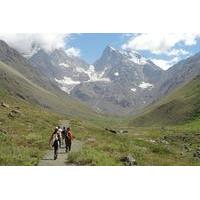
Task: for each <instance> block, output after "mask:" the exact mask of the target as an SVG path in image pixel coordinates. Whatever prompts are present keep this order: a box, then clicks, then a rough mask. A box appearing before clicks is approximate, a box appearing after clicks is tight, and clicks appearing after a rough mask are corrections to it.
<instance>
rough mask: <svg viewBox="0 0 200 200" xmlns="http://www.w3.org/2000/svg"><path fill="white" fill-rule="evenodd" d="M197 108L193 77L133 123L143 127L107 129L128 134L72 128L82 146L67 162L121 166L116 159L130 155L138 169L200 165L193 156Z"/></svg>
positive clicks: (198, 89) (199, 85)
mask: <svg viewBox="0 0 200 200" xmlns="http://www.w3.org/2000/svg"><path fill="white" fill-rule="evenodd" d="M199 108H200V77H197V78H195V79H194V80H193V81H191V82H190V83H189V84H187V85H186V86H185V87H183V88H182V89H180V90H178V91H175V92H174V93H173V94H171V95H170V96H168V97H166V98H165V99H163V100H162V101H161V102H159V104H156V105H155V106H154V107H153V108H151V110H149V111H148V112H146V113H145V115H144V116H142V117H140V118H138V119H136V120H135V121H134V124H137V125H139V126H144V125H146V127H134V126H133V122H132V123H131V124H130V125H129V126H127V125H126V120H127V119H125V120H121V121H120V123H119V122H118V123H117V121H116V123H117V124H115V125H114V124H111V127H115V129H116V130H118V129H120V127H121V126H124V127H121V128H122V129H124V130H128V133H127V134H117V135H115V134H112V133H109V132H106V131H105V130H104V129H103V128H102V127H96V126H94V125H93V124H88V125H87V127H86V126H85V124H79V125H77V124H75V125H74V130H75V132H76V133H77V134H78V137H79V138H80V139H81V140H83V141H84V142H85V145H84V148H83V151H82V152H81V153H72V154H71V155H70V156H69V158H70V161H71V162H75V163H77V164H80V165H122V164H123V163H121V162H120V158H121V157H122V156H126V155H128V154H130V155H132V156H133V157H134V158H135V159H136V161H137V162H138V165H181V166H182V165H200V159H199V158H197V157H194V156H193V155H194V153H195V152H196V150H197V148H198V147H199V143H200V134H199V132H200V115H199V111H200V109H199ZM179 123H180V124H179ZM178 124H179V125H178ZM148 125H155V127H152V126H149V127H147V126H148ZM163 125H165V126H163ZM88 127H89V128H88ZM80 132H81V134H79V133H80Z"/></svg>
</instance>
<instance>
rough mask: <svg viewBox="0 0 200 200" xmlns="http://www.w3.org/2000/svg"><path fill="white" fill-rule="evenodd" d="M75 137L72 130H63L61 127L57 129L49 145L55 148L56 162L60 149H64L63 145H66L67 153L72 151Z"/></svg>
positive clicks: (64, 128)
mask: <svg viewBox="0 0 200 200" xmlns="http://www.w3.org/2000/svg"><path fill="white" fill-rule="evenodd" d="M73 139H74V136H73V135H72V132H71V128H70V127H68V128H67V129H66V127H63V128H61V127H60V126H58V127H56V128H55V130H54V132H53V133H52V135H51V137H50V140H49V144H50V145H51V146H52V147H53V148H54V160H56V159H57V157H58V149H59V148H62V145H65V151H66V152H68V151H71V145H72V140H73Z"/></svg>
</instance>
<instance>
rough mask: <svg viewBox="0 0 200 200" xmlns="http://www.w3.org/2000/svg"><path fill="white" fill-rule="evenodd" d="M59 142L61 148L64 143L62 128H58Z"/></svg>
mask: <svg viewBox="0 0 200 200" xmlns="http://www.w3.org/2000/svg"><path fill="white" fill-rule="evenodd" d="M58 141H59V147H60V148H61V142H62V128H61V127H60V126H58Z"/></svg>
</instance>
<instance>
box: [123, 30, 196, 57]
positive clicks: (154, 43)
mask: <svg viewBox="0 0 200 200" xmlns="http://www.w3.org/2000/svg"><path fill="white" fill-rule="evenodd" d="M198 37H200V34H199V33H165V34H161V33H142V34H139V35H136V36H133V37H132V38H131V39H130V40H129V41H128V42H127V43H126V44H124V45H122V48H123V49H134V50H149V51H151V52H152V53H154V54H162V53H167V52H168V51H169V50H171V49H172V48H173V47H174V46H175V45H176V44H177V43H179V42H183V43H184V44H185V45H194V44H196V42H197V41H196V39H197V38H198Z"/></svg>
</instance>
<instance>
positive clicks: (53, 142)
mask: <svg viewBox="0 0 200 200" xmlns="http://www.w3.org/2000/svg"><path fill="white" fill-rule="evenodd" d="M50 144H51V145H52V147H53V148H54V160H56V159H57V157H58V147H59V139H58V127H56V128H55V130H54V132H53V133H52V135H51V137H50V139H49V145H50Z"/></svg>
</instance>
